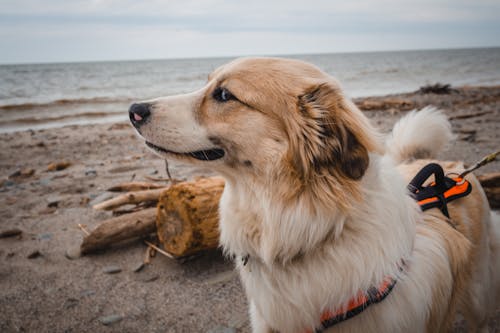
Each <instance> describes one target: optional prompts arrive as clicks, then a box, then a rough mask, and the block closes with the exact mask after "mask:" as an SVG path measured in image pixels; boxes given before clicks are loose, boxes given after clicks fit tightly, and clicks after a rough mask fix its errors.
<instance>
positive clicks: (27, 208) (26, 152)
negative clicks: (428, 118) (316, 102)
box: [0, 86, 500, 333]
mask: <svg viewBox="0 0 500 333" xmlns="http://www.w3.org/2000/svg"><path fill="white" fill-rule="evenodd" d="M455 89H457V90H458V91H457V92H452V93H451V94H447V95H436V94H419V93H415V92H413V93H404V94H391V95H385V96H373V97H365V98H355V99H354V101H355V102H356V103H357V104H358V105H360V107H361V108H362V109H364V110H365V111H364V113H365V114H366V115H367V116H368V117H369V119H370V121H371V122H372V123H373V124H374V125H375V126H376V127H378V128H379V129H380V130H381V131H382V132H383V133H387V132H388V131H389V130H390V129H391V128H392V126H393V124H394V122H395V121H397V119H399V118H400V117H401V116H402V115H404V114H405V113H406V112H407V111H408V110H410V109H413V108H421V107H423V106H426V105H428V104H433V105H435V106H436V107H438V108H441V109H443V111H444V112H445V113H446V114H447V115H448V117H449V118H450V119H451V123H452V129H453V132H454V133H455V134H456V136H457V137H456V140H455V141H454V142H453V144H451V145H450V146H449V147H448V149H447V150H446V151H444V152H443V153H442V154H441V155H440V158H441V159H447V160H463V161H465V162H466V163H469V164H471V163H474V162H475V161H477V160H478V159H480V158H481V157H483V156H484V155H486V154H488V153H490V152H492V151H494V150H498V147H499V146H500V86H493V87H460V88H455ZM422 131H423V133H425V129H422ZM0 148H1V149H0V170H1V173H0V205H1V207H2V209H1V210H0V231H2V230H7V229H14V228H17V229H20V230H21V231H22V234H21V235H20V236H16V237H11V238H1V239H0V331H2V332H4V331H5V332H11V331H21V330H25V331H28V332H35V331H40V332H64V331H68V332H83V331H96V332H99V331H103V330H105V329H107V330H109V331H112V332H138V331H145V332H164V331H174V332H207V331H209V330H214V331H213V332H222V329H221V328H227V329H234V330H236V331H237V332H243V333H247V332H249V322H248V315H247V304H246V297H245V295H244V292H243V290H242V288H241V284H240V282H239V279H238V276H237V274H236V273H235V272H234V270H233V264H232V263H231V262H230V261H228V260H226V259H225V258H224V257H223V256H222V255H221V253H220V252H218V251H215V252H210V253H206V254H203V255H201V256H200V257H197V258H195V259H193V260H191V261H188V262H185V263H183V264H181V263H178V262H175V261H172V260H170V259H168V258H165V257H162V256H158V255H157V256H156V257H155V258H152V261H151V264H150V265H148V266H147V267H145V268H144V269H143V270H141V271H140V272H135V271H134V269H135V268H136V267H137V265H138V264H139V263H141V262H142V260H143V258H144V253H145V251H146V246H145V245H144V244H142V243H141V242H134V243H131V244H128V245H127V246H124V247H120V248H116V249H113V250H109V251H106V252H103V253H102V254H98V255H92V256H85V257H81V258H78V259H74V258H71V255H70V253H68V251H70V250H71V249H73V248H74V247H75V246H79V244H80V242H81V240H82V238H83V234H82V231H81V230H80V229H79V228H78V224H83V225H86V228H87V229H89V230H92V229H94V228H95V227H96V226H97V225H99V224H100V222H101V221H103V220H105V219H107V218H109V217H110V216H111V213H110V212H102V211H95V210H93V209H92V205H93V204H95V203H98V202H101V201H103V200H105V199H106V198H109V196H110V195H111V194H110V193H109V192H106V189H107V188H109V187H110V186H112V185H116V184H117V183H120V182H127V181H131V180H137V181H144V180H146V177H147V176H149V177H150V176H154V177H165V176H166V174H165V164H164V162H163V161H162V160H161V159H159V158H158V157H156V156H155V155H153V153H151V152H149V151H148V149H147V148H146V147H145V145H144V144H143V142H141V140H140V139H139V138H138V136H137V135H136V134H135V133H134V130H133V129H132V126H131V125H129V124H128V122H118V123H108V124H88V125H68V126H64V127H60V128H54V129H40V130H31V131H30V130H25V131H19V132H11V133H2V134H0ZM58 161H67V162H69V163H71V165H70V166H69V167H68V168H66V169H63V170H59V171H48V170H47V169H48V165H49V164H50V163H53V162H58ZM169 169H170V171H171V173H172V176H173V177H174V178H177V179H181V180H183V179H193V178H195V177H197V176H207V175H212V174H211V173H210V172H207V170H204V169H202V168H198V167H192V166H188V165H185V164H183V163H178V162H174V161H171V162H170V161H169ZM498 171H500V163H498V162H497V163H491V164H489V165H487V166H485V167H484V168H481V169H479V170H478V172H476V174H482V173H486V172H498ZM37 252H38V254H37V255H36V256H35V257H32V255H33V253H37ZM30 257H31V258H30ZM112 266H118V267H119V268H120V269H121V272H119V273H117V274H108V273H106V271H107V270H108V269H109V268H110V267H112ZM111 316H115V317H112V318H118V317H119V318H120V320H119V321H116V322H114V323H111V324H110V326H109V327H108V328H105V326H104V324H103V323H102V320H103V318H104V319H106V318H107V319H109V318H111ZM489 326H490V329H491V331H495V329H496V330H498V329H500V311H499V312H497V316H496V318H494V319H493V320H492V321H491V322H490V325H489ZM454 332H455V333H459V332H460V333H461V332H465V329H464V328H463V325H461V323H460V322H458V323H457V324H456V327H455V330H454Z"/></svg>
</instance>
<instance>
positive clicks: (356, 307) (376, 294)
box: [305, 277, 396, 333]
mask: <svg viewBox="0 0 500 333" xmlns="http://www.w3.org/2000/svg"><path fill="white" fill-rule="evenodd" d="M395 285H396V279H395V278H392V277H386V278H385V279H384V281H382V283H381V284H380V286H379V287H378V288H376V287H371V288H370V289H368V291H366V292H360V293H359V294H358V295H357V296H356V297H354V298H352V299H351V300H350V301H349V303H348V304H347V306H346V307H345V308H341V309H339V310H337V311H325V312H324V313H323V314H322V315H321V326H320V327H319V328H317V329H316V330H314V331H306V332H305V333H313V332H314V333H320V332H322V331H323V330H325V329H327V328H330V327H332V326H333V325H335V324H338V323H340V322H342V321H344V320H347V319H349V318H352V317H354V316H356V315H358V314H360V313H361V312H363V311H364V310H365V309H366V308H367V307H368V306H370V305H372V304H375V303H379V302H381V301H383V300H384V298H385V297H386V296H387V295H389V294H390V292H391V290H392V288H394V286H395Z"/></svg>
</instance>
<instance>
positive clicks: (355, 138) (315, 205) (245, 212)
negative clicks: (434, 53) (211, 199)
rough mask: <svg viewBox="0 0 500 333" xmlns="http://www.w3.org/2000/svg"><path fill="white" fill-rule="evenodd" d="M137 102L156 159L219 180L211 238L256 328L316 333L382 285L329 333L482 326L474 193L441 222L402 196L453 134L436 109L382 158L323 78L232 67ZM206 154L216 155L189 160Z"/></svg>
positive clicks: (494, 288)
mask: <svg viewBox="0 0 500 333" xmlns="http://www.w3.org/2000/svg"><path fill="white" fill-rule="evenodd" d="M221 91H225V92H227V93H228V94H225V95H224V96H222V95H220V92H221ZM228 96H229V97H228ZM148 103H149V104H150V105H151V116H150V118H149V119H148V121H147V122H145V123H144V124H143V125H141V126H140V128H139V132H140V133H141V135H142V136H143V137H144V138H145V140H146V141H148V142H150V143H152V144H154V146H156V148H155V152H156V153H158V154H159V155H160V156H162V157H164V158H170V157H173V158H177V159H180V160H182V161H185V162H190V163H194V164H197V165H204V166H207V167H209V168H212V169H214V170H216V171H218V172H220V173H221V174H222V175H223V176H224V177H225V179H226V186H225V189H224V193H223V196H222V198H221V202H220V232H221V235H220V242H221V245H222V246H223V248H224V251H225V252H226V253H227V254H228V255H231V256H234V257H236V261H235V262H236V266H237V269H238V270H239V272H240V275H241V280H242V282H243V286H244V288H245V290H246V293H247V296H248V300H249V304H250V316H251V321H252V327H253V331H254V332H272V331H277V332H282V333H285V332H305V331H307V330H314V329H315V328H317V327H318V326H319V324H320V315H321V314H322V313H323V312H324V311H325V310H337V309H339V308H342V307H344V306H345V305H346V304H347V302H348V301H349V300H350V299H351V298H352V297H354V296H355V295H356V294H357V293H358V292H360V291H366V290H368V288H370V287H371V286H377V285H379V283H380V282H381V281H382V280H383V279H384V278H385V277H387V276H392V277H395V278H397V279H398V282H397V284H396V286H395V288H394V290H393V291H392V293H391V294H390V295H389V296H388V297H387V298H386V299H385V300H384V301H383V302H381V303H379V304H376V305H372V306H370V307H369V308H367V309H366V310H365V311H364V312H362V313H361V314H360V315H358V316H356V317H354V318H352V319H349V320H347V321H344V322H342V323H340V324H338V325H336V326H334V327H332V328H331V329H330V330H328V332H330V331H331V332H337V331H339V332H402V331H407V332H440V331H446V330H448V329H449V327H450V325H451V323H452V321H453V319H454V316H455V314H456V312H461V313H462V314H463V315H464V316H465V317H466V318H467V319H468V323H469V325H470V326H469V327H470V330H471V331H474V330H485V329H486V323H487V318H488V311H490V310H494V309H495V308H496V304H495V301H496V300H497V299H498V298H499V296H500V295H499V291H498V285H499V275H498V274H499V272H500V263H499V262H500V253H499V251H500V250H499V244H500V237H499V235H500V232H499V228H500V226H499V222H498V219H494V221H492V219H491V214H490V210H489V207H488V203H487V201H486V197H485V195H484V193H483V191H482V189H481V187H480V185H479V183H478V182H477V180H476V179H475V178H474V176H472V175H471V176H470V177H468V178H469V180H470V181H471V182H472V184H473V191H472V193H471V194H470V195H469V196H467V197H466V198H462V199H459V200H457V201H454V202H453V203H452V204H451V205H450V207H449V210H450V214H451V219H450V220H451V221H447V219H446V218H445V217H444V216H443V215H442V214H441V212H440V211H439V210H437V209H432V210H429V211H427V212H425V213H422V212H421V211H420V209H419V207H418V206H417V204H416V203H415V202H414V201H413V200H412V199H410V197H409V196H408V195H407V192H406V184H407V182H408V181H409V180H410V179H411V178H412V177H413V175H414V174H415V173H416V172H417V171H418V170H419V169H420V168H421V167H422V166H423V165H425V164H426V163H429V162H430V160H429V159H433V158H435V157H436V154H437V153H438V152H439V150H440V149H441V148H442V147H443V146H444V145H445V144H446V143H447V142H448V141H449V139H450V138H451V137H452V134H451V130H450V125H449V123H448V121H447V120H446V117H445V116H444V115H443V114H442V113H441V112H439V111H438V110H435V109H432V108H427V109H424V110H421V111H414V112H412V113H409V114H408V115H407V116H406V117H405V118H403V119H402V120H400V121H399V123H398V124H396V126H395V127H394V131H393V133H392V136H391V137H390V138H389V139H388V140H387V142H386V144H385V147H386V148H385V149H384V142H383V139H382V136H381V135H380V134H379V133H378V132H377V131H376V130H375V129H374V128H373V127H372V126H371V124H370V122H369V121H368V119H367V118H366V117H365V116H364V115H363V114H362V112H360V111H359V109H358V108H357V107H356V106H355V105H354V104H353V103H352V102H351V101H350V100H349V99H347V98H346V97H345V96H344V95H343V93H342V90H341V88H340V86H339V84H338V83H337V82H336V81H335V80H334V79H333V78H332V77H330V76H328V75H326V74H325V73H323V72H322V71H320V70H319V69H318V68H316V67H314V66H312V65H310V64H307V63H304V62H300V61H296V60H286V59H272V58H250V59H239V60H236V61H233V62H231V63H229V64H227V65H225V66H222V67H221V68H219V69H217V70H216V71H214V72H213V73H212V74H211V75H210V76H209V79H208V82H207V85H206V86H205V87H204V88H202V89H200V90H199V91H196V92H194V93H191V94H189V95H181V96H174V97H166V98H159V99H156V100H152V101H148ZM213 149H219V150H220V149H222V150H223V151H224V156H221V158H218V159H214V160H200V159H199V158H198V159H197V158H194V157H193V155H192V154H190V153H191V152H194V151H200V150H204V151H207V152H208V151H210V150H213ZM384 150H385V151H386V153H384ZM422 158H426V159H427V160H422ZM439 163H441V165H443V167H444V168H445V170H446V172H453V171H460V170H462V169H463V166H462V165H461V164H460V163H455V162H439ZM451 224H453V225H454V227H452V226H451ZM243 258H248V262H247V264H246V265H245V264H244V260H242V259H243ZM402 261H403V262H404V263H405V265H404V270H403V272H400V270H399V269H398V267H399V266H400V263H401V262H402Z"/></svg>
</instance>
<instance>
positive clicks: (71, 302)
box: [64, 298, 78, 309]
mask: <svg viewBox="0 0 500 333" xmlns="http://www.w3.org/2000/svg"><path fill="white" fill-rule="evenodd" d="M77 305H78V300H77V299H76V298H68V299H67V300H66V302H64V308H65V309H71V308H74V307H75V306H77Z"/></svg>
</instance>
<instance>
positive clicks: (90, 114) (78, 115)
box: [0, 112, 126, 125]
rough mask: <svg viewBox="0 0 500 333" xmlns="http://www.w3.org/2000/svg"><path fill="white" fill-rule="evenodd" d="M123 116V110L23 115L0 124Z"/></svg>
mask: <svg viewBox="0 0 500 333" xmlns="http://www.w3.org/2000/svg"><path fill="white" fill-rule="evenodd" d="M122 114H123V116H124V117H125V115H126V113H125V112H82V113H75V114H72V115H61V116H56V117H24V118H18V119H11V120H6V121H0V125H16V124H40V123H51V122H65V121H67V120H70V119H79V118H85V119H88V120H90V119H93V118H104V117H110V116H120V115H122Z"/></svg>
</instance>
